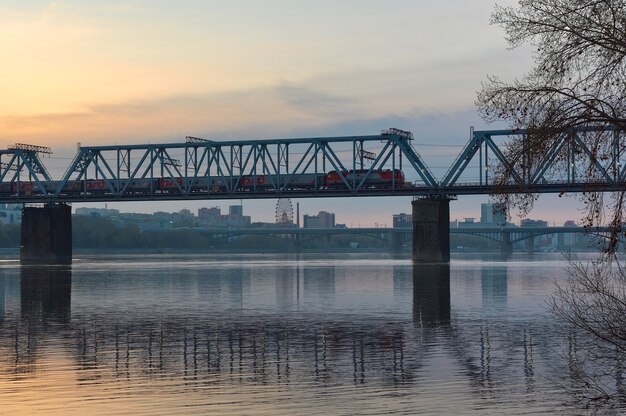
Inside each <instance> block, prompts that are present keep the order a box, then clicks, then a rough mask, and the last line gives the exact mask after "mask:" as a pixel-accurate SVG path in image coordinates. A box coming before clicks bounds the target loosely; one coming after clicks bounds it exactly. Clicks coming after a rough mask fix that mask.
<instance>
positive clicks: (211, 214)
mask: <svg viewBox="0 0 626 416" xmlns="http://www.w3.org/2000/svg"><path fill="white" fill-rule="evenodd" d="M221 216H222V210H221V209H220V207H212V208H200V209H198V219H199V220H208V221H213V222H218V221H219V218H220V217H221Z"/></svg>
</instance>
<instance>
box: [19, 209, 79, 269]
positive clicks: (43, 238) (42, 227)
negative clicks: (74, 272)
mask: <svg viewBox="0 0 626 416" xmlns="http://www.w3.org/2000/svg"><path fill="white" fill-rule="evenodd" d="M20 240H21V241H20V263H22V264H70V263H72V209H71V207H70V206H69V205H66V204H46V205H44V206H43V207H25V208H24V209H23V210H22V226H21V235H20Z"/></svg>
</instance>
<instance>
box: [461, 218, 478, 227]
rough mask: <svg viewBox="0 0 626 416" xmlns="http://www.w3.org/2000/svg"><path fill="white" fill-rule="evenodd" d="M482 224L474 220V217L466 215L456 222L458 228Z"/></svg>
mask: <svg viewBox="0 0 626 416" xmlns="http://www.w3.org/2000/svg"><path fill="white" fill-rule="evenodd" d="M481 225H482V224H481V223H478V222H476V218H471V217H466V218H463V221H460V222H459V223H458V227H459V228H467V227H480V226H481Z"/></svg>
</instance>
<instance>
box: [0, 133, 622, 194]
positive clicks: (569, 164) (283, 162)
mask: <svg viewBox="0 0 626 416" xmlns="http://www.w3.org/2000/svg"><path fill="white" fill-rule="evenodd" d="M530 134H531V133H529V132H528V131H525V130H516V131H514V130H487V131H475V132H474V131H473V132H472V134H471V138H470V140H469V142H468V143H467V144H466V145H465V146H464V147H463V148H462V150H461V152H460V154H459V155H458V157H457V158H456V159H455V161H454V162H453V164H452V165H451V166H450V168H449V169H448V170H447V172H446V173H445V175H443V178H442V179H441V180H438V179H436V177H435V176H434V175H433V173H432V172H431V170H430V169H429V168H428V166H427V164H426V163H425V162H424V160H423V159H422V157H421V156H420V154H419V153H418V152H417V151H416V150H415V147H414V146H415V145H414V142H413V135H412V134H411V133H409V132H405V131H402V130H398V129H388V130H384V131H382V132H381V134H379V135H372V136H348V137H319V138H295V139H274V140H244V141H212V140H206V139H200V138H195V137H187V140H186V142H183V143H164V144H144V145H124V146H88V147H81V148H79V150H78V154H77V155H76V156H75V157H74V159H73V161H72V162H71V164H70V165H69V167H68V168H67V170H66V172H65V174H64V175H63V176H62V177H61V178H60V179H58V180H53V179H52V178H51V177H50V175H49V174H48V172H47V171H46V168H45V166H44V165H43V163H42V162H41V160H40V159H39V157H38V155H39V154H40V153H42V152H43V150H42V149H45V148H40V147H36V146H28V145H16V146H15V147H13V148H10V149H7V150H0V202H80V201H122V200H159V199H163V200H183V199H240V198H245V199H250V198H280V197H300V198H304V197H338V196H377V195H379V196H383V195H387V196H389V195H407V196H450V195H462V194H490V193H493V192H539V193H544V192H582V191H592V190H598V191H618V190H623V189H624V185H625V184H626V163H625V162H626V161H625V160H624V159H625V158H626V156H625V155H624V148H625V146H624V132H623V131H618V130H614V129H611V128H604V127H597V128H586V129H578V130H572V131H570V132H568V133H566V134H562V135H561V136H559V137H558V139H557V140H556V141H555V142H554V144H553V145H552V146H550V147H549V148H546V149H542V151H544V154H543V156H542V157H540V158H539V162H537V163H534V164H533V163H532V161H533V160H537V158H530V157H527V156H528V155H530V151H531V150H533V149H527V150H528V152H525V151H520V152H512V151H511V143H512V142H511V139H512V138H521V139H522V140H517V141H515V143H516V144H518V145H519V144H520V143H521V146H522V150H524V143H526V142H527V139H528V138H529V135H530ZM599 142H602V143H610V145H609V146H604V147H603V148H602V150H601V151H599V149H598V143H599ZM528 143H531V142H530V141H529V140H528ZM534 150H536V149H534ZM505 171H506V172H507V173H508V175H506V177H507V181H501V180H499V178H501V177H502V175H501V173H502V172H505Z"/></svg>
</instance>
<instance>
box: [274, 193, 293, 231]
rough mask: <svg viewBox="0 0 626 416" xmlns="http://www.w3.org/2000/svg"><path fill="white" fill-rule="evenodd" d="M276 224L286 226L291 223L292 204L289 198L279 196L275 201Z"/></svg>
mask: <svg viewBox="0 0 626 416" xmlns="http://www.w3.org/2000/svg"><path fill="white" fill-rule="evenodd" d="M276 224H277V225H280V226H283V227H288V226H291V225H293V205H291V199H289V198H279V199H278V202H276Z"/></svg>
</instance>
